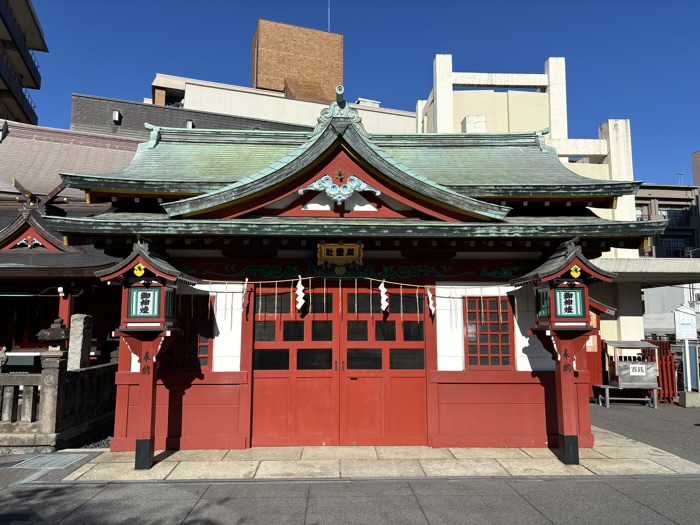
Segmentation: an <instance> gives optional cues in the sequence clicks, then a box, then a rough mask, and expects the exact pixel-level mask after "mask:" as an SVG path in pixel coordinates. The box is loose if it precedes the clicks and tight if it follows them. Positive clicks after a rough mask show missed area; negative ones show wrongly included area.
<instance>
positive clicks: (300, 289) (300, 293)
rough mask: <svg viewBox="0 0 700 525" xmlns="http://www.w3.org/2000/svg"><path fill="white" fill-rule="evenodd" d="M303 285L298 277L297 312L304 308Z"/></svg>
mask: <svg viewBox="0 0 700 525" xmlns="http://www.w3.org/2000/svg"><path fill="white" fill-rule="evenodd" d="M304 302H305V301H304V285H303V284H302V282H301V275H300V276H299V281H298V282H297V310H299V311H301V309H302V308H303V307H304Z"/></svg>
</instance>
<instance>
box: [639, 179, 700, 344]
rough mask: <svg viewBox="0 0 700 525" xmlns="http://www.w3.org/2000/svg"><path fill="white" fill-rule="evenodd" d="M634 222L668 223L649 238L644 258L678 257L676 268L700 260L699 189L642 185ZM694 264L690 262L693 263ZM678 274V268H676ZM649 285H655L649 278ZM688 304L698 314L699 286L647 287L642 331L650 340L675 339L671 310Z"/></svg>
mask: <svg viewBox="0 0 700 525" xmlns="http://www.w3.org/2000/svg"><path fill="white" fill-rule="evenodd" d="M636 212H637V220H638V221H649V220H651V221H653V220H659V219H665V220H667V221H668V225H667V227H666V230H665V231H664V233H662V234H661V235H657V236H655V237H651V238H649V239H648V241H646V242H645V243H644V246H643V247H642V248H641V249H640V255H641V256H643V257H673V258H678V259H677V263H676V266H683V265H686V264H689V263H691V261H689V260H688V259H695V258H700V210H699V209H698V187H697V186H678V185H671V184H643V185H642V187H641V188H640V189H639V192H638V193H637V207H636ZM694 262H695V261H693V263H694ZM677 271H678V269H677ZM646 284H647V285H649V286H653V285H654V281H653V279H650V280H649V282H648V283H646ZM683 304H687V305H689V306H691V307H693V308H694V309H695V311H696V312H700V284H699V283H689V284H682V285H677V286H666V287H655V288H652V287H649V288H647V289H645V290H644V332H645V334H646V336H648V337H651V338H654V339H656V338H670V339H673V338H674V337H675V326H674V316H673V311H674V310H675V309H676V308H678V307H679V306H681V305H683Z"/></svg>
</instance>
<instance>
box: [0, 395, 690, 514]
mask: <svg viewBox="0 0 700 525" xmlns="http://www.w3.org/2000/svg"><path fill="white" fill-rule="evenodd" d="M592 416H593V421H594V422H595V423H596V424H597V425H599V426H597V427H595V429H594V434H595V438H596V445H595V447H594V448H593V449H582V450H581V464H580V465H576V466H566V465H563V464H561V463H560V462H559V460H558V459H556V458H555V457H554V455H553V453H552V452H551V451H550V450H547V449H473V448H451V449H430V448H427V447H293V448H256V449H249V450H230V451H225V450H222V451H179V452H161V453H159V454H158V456H157V460H158V462H157V463H156V465H155V466H154V467H153V468H152V469H151V470H149V471H135V470H134V468H133V459H134V457H133V454H132V453H112V452H105V451H91V450H89V449H81V450H71V451H63V452H60V453H57V454H53V455H49V456H46V457H45V458H43V457H41V456H39V459H40V460H42V459H44V460H45V461H43V462H42V463H41V464H42V465H44V468H34V469H31V468H26V465H27V463H24V461H25V460H27V459H34V460H36V459H37V456H27V457H18V456H6V457H0V523H2V524H3V525H5V524H13V523H18V524H19V523H23V524H26V523H31V524H42V523H47V524H48V523H52V524H58V523H60V524H71V523H80V524H90V523H100V524H113V523H114V524H116V523H128V524H130V525H131V524H134V523H139V524H141V523H164V524H166V523H167V524H171V523H183V524H215V523H241V524H244V523H245V524H255V523H260V524H287V523H294V524H342V523H347V524H363V525H370V524H374V523H377V524H393V523H396V524H401V525H404V524H412V523H420V524H455V525H457V524H471V523H474V524H477V523H494V524H504V523H507V524H540V523H542V524H577V523H581V524H589V523H600V522H602V521H603V520H605V521H606V522H611V523H615V524H628V523H629V524H634V525H637V524H647V523H648V524H654V525H659V524H672V523H678V524H680V523H683V524H688V523H697V521H698V516H700V498H698V497H697V495H698V494H700V464H698V463H696V462H694V461H691V460H692V459H693V458H694V457H695V456H694V455H693V454H694V453H695V452H694V451H695V450H696V448H697V446H698V445H697V441H698V439H697V436H698V434H700V425H698V424H697V423H699V422H696V421H695V420H696V419H698V418H700V411H694V410H691V409H681V408H679V407H673V406H665V407H663V406H662V407H661V408H660V409H659V410H651V409H648V408H646V407H636V406H632V405H616V406H613V407H611V408H610V409H604V408H601V407H592ZM601 427H607V428H601ZM613 427H615V428H616V429H618V430H619V433H618V432H613V431H611V430H610V428H613ZM635 437H638V438H639V439H634V438H635ZM693 438H695V439H693ZM64 458H73V459H75V458H78V459H75V461H73V462H72V463H71V464H70V465H63V463H65V461H61V460H62V459H64ZM689 458H690V459H689ZM34 464H35V465H36V464H37V463H36V461H35V462H34ZM30 465H31V464H30Z"/></svg>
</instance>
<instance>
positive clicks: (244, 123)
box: [71, 95, 313, 141]
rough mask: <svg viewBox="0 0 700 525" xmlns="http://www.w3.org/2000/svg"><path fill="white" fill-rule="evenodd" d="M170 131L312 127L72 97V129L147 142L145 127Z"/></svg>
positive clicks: (92, 97) (142, 104)
mask: <svg viewBox="0 0 700 525" xmlns="http://www.w3.org/2000/svg"><path fill="white" fill-rule="evenodd" d="M146 123H148V124H151V125H153V126H161V127H172V128H190V129H194V128H199V129H239V130H246V129H247V130H262V131H310V130H312V129H313V128H312V127H311V126H302V125H300V124H289V123H286V122H273V121H269V120H262V119H259V118H248V117H239V116H236V115H224V114H221V113H211V112H208V111H197V110H191V109H186V108H183V107H177V106H156V105H154V104H147V103H143V102H131V101H127V100H115V99H112V98H104V97H94V96H89V95H73V106H72V115H71V129H72V130H74V131H79V132H83V133H99V134H103V135H112V136H117V137H128V138H135V139H139V140H142V141H145V140H148V137H149V135H150V131H149V130H148V129H146V127H145V126H144V124H146Z"/></svg>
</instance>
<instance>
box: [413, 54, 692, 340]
mask: <svg viewBox="0 0 700 525" xmlns="http://www.w3.org/2000/svg"><path fill="white" fill-rule="evenodd" d="M416 115H417V119H416V131H417V132H418V133H514V132H533V131H534V132H539V133H542V134H543V135H545V139H546V143H547V145H549V146H551V147H554V148H555V149H556V151H557V154H558V156H559V158H560V160H561V162H562V163H563V164H565V165H566V167H567V168H568V169H570V170H571V171H573V172H575V173H577V174H579V175H582V176H584V177H587V178H591V179H597V180H599V181H600V182H601V183H603V182H605V181H627V182H630V183H632V182H633V181H634V169H633V163H632V139H631V133H630V123H629V121H628V120H607V121H606V122H604V123H603V124H602V125H601V126H600V127H599V129H598V138H597V139H576V138H571V137H569V131H568V113H567V94H566V62H565V59H564V58H549V59H548V60H547V61H546V62H545V66H544V71H543V72H542V73H535V74H510V73H463V72H456V71H454V70H453V67H452V56H451V55H437V56H436V57H435V61H434V64H433V89H432V91H431V92H430V94H429V95H428V97H427V98H426V99H425V100H419V101H418V102H417V104H416ZM507 204H508V205H510V201H508V202H507ZM555 204H556V203H555V202H546V203H545V206H550V205H555ZM593 204H594V203H593V202H590V203H589V209H590V210H591V211H592V212H594V213H595V214H596V215H597V216H599V217H601V218H605V219H610V220H634V218H635V197H634V195H624V196H620V197H618V198H617V202H616V203H615V206H614V207H612V208H610V209H603V208H598V207H595V206H593ZM607 248H608V249H607V251H606V252H605V253H604V254H603V255H602V258H603V259H606V260H600V259H599V260H598V261H596V264H600V266H601V267H602V268H605V269H607V270H610V271H614V272H617V271H620V270H624V265H623V263H622V261H623V260H627V259H635V258H638V257H639V254H638V251H637V250H631V249H626V248H621V247H620V246H617V245H615V243H610V244H609V245H608V246H607ZM607 259H610V260H607ZM697 269H698V270H700V265H698V268H697ZM638 270H640V268H637V269H636V270H635V271H638ZM645 272H646V270H644V271H642V272H641V273H638V274H635V275H634V276H632V275H631V274H627V275H626V276H624V277H623V278H621V279H619V280H618V281H617V282H616V283H615V284H614V285H601V286H599V287H597V288H596V289H595V294H597V295H596V298H597V299H599V300H600V301H601V302H603V303H605V304H608V305H611V306H614V307H616V308H617V309H618V310H617V315H616V316H615V318H614V319H613V318H606V317H605V316H603V318H601V331H602V335H603V338H604V339H610V340H615V339H617V340H620V339H624V340H640V339H642V338H643V336H644V327H643V321H642V304H641V301H640V299H641V294H642V291H641V288H642V284H641V281H642V280H643V276H644V273H645ZM669 278H672V276H671V275H668V276H666V277H664V278H663V280H664V281H666V279H669Z"/></svg>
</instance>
